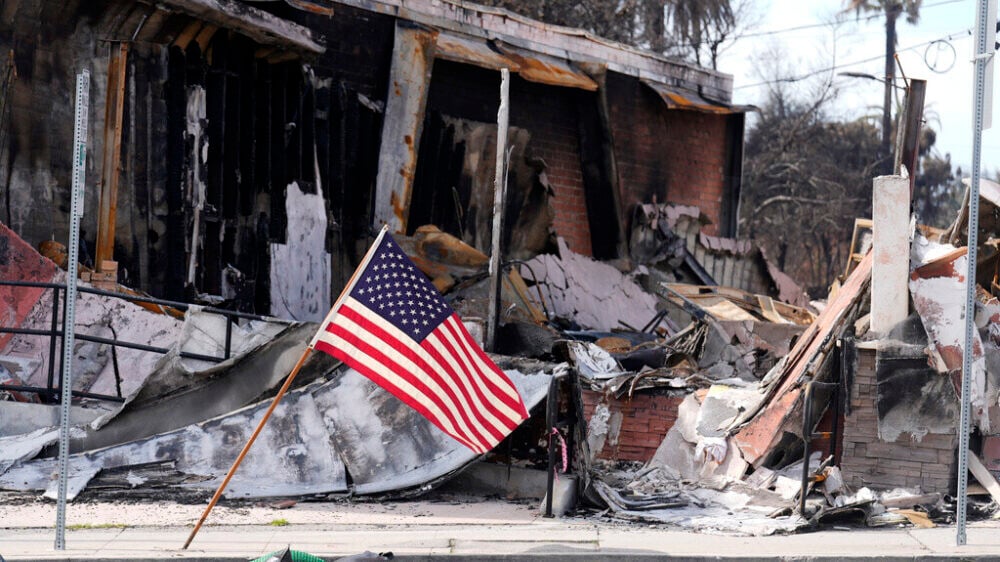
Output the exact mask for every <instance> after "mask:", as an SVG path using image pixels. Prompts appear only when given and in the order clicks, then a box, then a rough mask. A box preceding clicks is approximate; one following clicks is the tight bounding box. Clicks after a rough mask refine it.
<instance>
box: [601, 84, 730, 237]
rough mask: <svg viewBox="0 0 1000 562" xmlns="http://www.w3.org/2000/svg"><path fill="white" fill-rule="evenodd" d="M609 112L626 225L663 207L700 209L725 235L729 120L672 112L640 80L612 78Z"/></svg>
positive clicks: (713, 228)
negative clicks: (638, 213) (641, 206)
mask: <svg viewBox="0 0 1000 562" xmlns="http://www.w3.org/2000/svg"><path fill="white" fill-rule="evenodd" d="M607 84H608V111H609V113H610V117H611V119H610V120H611V134H612V136H613V140H614V150H615V161H616V163H617V167H618V185H619V189H620V196H621V202H622V211H623V212H624V214H625V216H624V220H625V222H626V224H629V222H628V221H629V220H630V218H631V216H632V208H633V206H634V205H636V204H638V203H649V202H651V201H652V200H653V196H654V195H655V196H656V199H657V201H659V202H661V203H662V202H669V203H678V204H682V205H697V206H698V207H699V208H700V209H701V210H702V211H703V212H704V213H705V214H706V215H708V217H709V218H710V219H711V220H712V224H710V225H708V226H706V227H705V232H706V233H708V234H719V232H720V231H719V225H720V224H721V222H720V220H721V217H722V203H723V196H724V193H725V190H726V178H725V170H726V143H727V142H728V139H727V138H726V116H725V115H713V114H708V113H699V112H695V111H687V110H677V109H667V107H666V105H665V104H664V103H663V100H661V99H660V97H659V96H658V95H657V94H655V93H654V92H653V91H652V90H651V89H649V88H648V87H646V86H644V85H643V84H642V83H641V82H639V80H638V79H636V78H632V77H628V76H623V75H621V74H616V73H609V74H608V79H607Z"/></svg>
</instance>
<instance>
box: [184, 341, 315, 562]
mask: <svg viewBox="0 0 1000 562" xmlns="http://www.w3.org/2000/svg"><path fill="white" fill-rule="evenodd" d="M311 351H312V348H311V347H307V348H306V350H305V351H304V352H302V357H299V362H298V363H296V364H295V367H294V368H293V369H292V372H291V373H288V378H286V379H285V384H283V385H281V389H280V390H278V394H277V395H275V397H274V400H273V401H272V402H271V406H270V407H269V408H268V409H267V411H266V412H264V417H263V418H261V420H260V423H258V424H257V429H255V430H253V434H252V435H250V439H248V440H247V443H246V445H244V446H243V450H242V451H240V454H239V456H238V457H236V461H234V462H233V466H231V467H230V468H229V472H227V473H226V478H225V479H223V481H222V484H219V489H218V490H216V491H215V495H214V496H212V501H210V502H208V507H206V508H205V512H204V513H202V514H201V519H199V520H198V524H197V525H195V526H194V529H193V530H192V531H191V534H190V535H189V536H188V538H187V542H185V543H184V546H183V547H181V548H182V550H187V547H188V546H189V545H190V544H191V541H193V540H194V536H195V535H197V534H198V530H199V529H201V525H202V523H204V522H205V519H207V518H208V514H209V513H211V512H212V508H213V507H215V504H216V503H217V502H218V501H219V498H220V497H222V492H223V491H224V490H225V489H226V486H227V485H229V481H230V480H232V478H233V475H234V474H236V469H237V468H238V467H239V466H240V463H241V462H243V457H245V456H247V453H249V452H250V447H251V446H252V445H253V442H254V441H256V440H257V436H258V435H260V431H261V430H262V429H264V424H266V423H267V420H268V418H270V417H271V413H273V412H274V409H275V408H276V407H277V406H278V402H280V401H281V398H282V397H283V396H284V395H285V392H287V391H288V387H290V386H292V381H293V380H295V375H298V374H299V370H301V369H302V365H303V364H304V363H305V362H306V359H307V358H308V357H309V352H311Z"/></svg>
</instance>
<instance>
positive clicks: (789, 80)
mask: <svg viewBox="0 0 1000 562" xmlns="http://www.w3.org/2000/svg"><path fill="white" fill-rule="evenodd" d="M952 1H955V0H952ZM971 33H972V30H971V29H966V30H963V31H956V32H955V33H952V34H950V35H946V36H944V37H939V38H937V39H932V40H930V41H924V42H923V43H918V44H916V45H910V46H909V47H904V48H902V49H896V52H897V53H902V52H904V51H912V50H914V49H919V48H920V47H926V46H927V45H930V44H931V43H936V42H938V41H954V40H955V39H959V38H962V37H969V36H970V35H971ZM879 60H885V56H884V55H880V56H877V57H871V58H867V59H863V60H857V61H854V62H845V63H844V64H836V65H833V66H830V67H827V68H821V69H819V70H814V71H812V72H808V73H806V74H803V75H801V76H791V77H787V78H776V79H774V80H766V81H764V82H757V83H756V84H744V85H742V86H736V87H735V88H733V89H734V90H740V89H743V88H755V87H757V86H766V85H768V84H779V83H793V82H801V81H802V80H806V79H808V78H812V77H813V76H817V75H820V74H824V73H827V72H832V71H834V70H837V69H839V68H844V67H847V66H855V65H858V64H864V63H866V62H875V61H879Z"/></svg>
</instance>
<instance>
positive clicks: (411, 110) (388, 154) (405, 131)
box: [374, 21, 437, 234]
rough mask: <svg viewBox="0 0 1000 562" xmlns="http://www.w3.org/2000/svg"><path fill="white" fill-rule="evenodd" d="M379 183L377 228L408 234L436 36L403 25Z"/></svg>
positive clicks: (392, 74)
mask: <svg viewBox="0 0 1000 562" xmlns="http://www.w3.org/2000/svg"><path fill="white" fill-rule="evenodd" d="M395 37H396V39H395V44H394V46H393V49H392V68H391V69H390V71H389V92H388V93H387V94H386V104H385V121H384V122H383V125H382V143H381V146H380V147H379V167H378V178H377V179H376V181H375V209H374V215H375V216H374V225H375V226H376V227H381V225H383V224H387V225H389V228H390V230H391V231H392V232H399V233H403V234H405V233H406V221H407V218H408V216H409V211H410V196H411V195H412V194H413V177H414V173H415V172H416V169H417V153H418V149H419V145H420V134H421V132H422V130H423V124H424V109H425V107H426V106H427V93H428V91H429V90H430V85H431V71H432V69H433V66H434V51H435V43H436V40H437V32H435V31H428V30H425V29H421V28H415V27H413V26H411V25H406V24H405V23H403V22H401V21H399V22H397V23H396V36H395Z"/></svg>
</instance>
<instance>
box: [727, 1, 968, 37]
mask: <svg viewBox="0 0 1000 562" xmlns="http://www.w3.org/2000/svg"><path fill="white" fill-rule="evenodd" d="M962 1H963V0H943V1H942V2H935V3H933V4H925V5H923V6H921V7H920V9H921V10H926V9H927V8H936V7H938V6H944V5H946V4H955V3H957V2H962ZM883 15H884V14H871V15H868V16H865V17H863V18H861V17H859V18H857V20H855V21H871V20H873V19H878V18H881V17H882V16H883ZM833 23H834V24H839V23H846V20H841V21H837V22H833ZM829 25H831V24H830V23H808V24H804V25H797V26H795V27H786V28H783V29H771V30H768V31H758V32H756V33H745V34H743V35H741V36H740V37H739V38H740V39H743V38H745V37H763V36H766V35H779V34H781V33H788V32H791V31H801V30H803V29H815V28H817V27H827V26H829Z"/></svg>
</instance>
